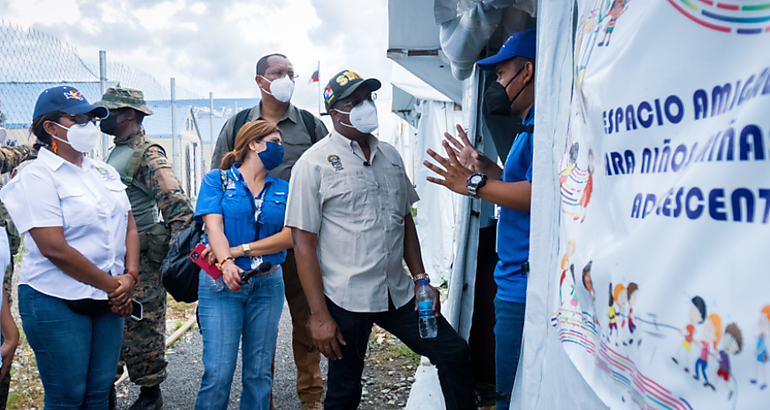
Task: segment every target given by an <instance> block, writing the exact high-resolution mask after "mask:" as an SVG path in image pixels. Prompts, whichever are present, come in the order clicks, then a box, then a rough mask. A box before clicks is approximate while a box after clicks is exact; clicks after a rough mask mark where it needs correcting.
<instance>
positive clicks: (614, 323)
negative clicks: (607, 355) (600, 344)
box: [607, 283, 618, 346]
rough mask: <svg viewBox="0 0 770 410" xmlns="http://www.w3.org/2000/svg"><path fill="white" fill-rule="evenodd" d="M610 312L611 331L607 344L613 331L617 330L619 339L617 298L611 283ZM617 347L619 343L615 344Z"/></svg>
mask: <svg viewBox="0 0 770 410" xmlns="http://www.w3.org/2000/svg"><path fill="white" fill-rule="evenodd" d="M609 305H610V307H609V310H608V314H609V316H610V330H609V334H608V335H607V342H609V341H610V336H612V329H615V337H617V334H618V322H617V321H618V318H617V317H616V315H615V297H614V295H613V293H612V283H610V301H609ZM615 345H616V346H617V343H615Z"/></svg>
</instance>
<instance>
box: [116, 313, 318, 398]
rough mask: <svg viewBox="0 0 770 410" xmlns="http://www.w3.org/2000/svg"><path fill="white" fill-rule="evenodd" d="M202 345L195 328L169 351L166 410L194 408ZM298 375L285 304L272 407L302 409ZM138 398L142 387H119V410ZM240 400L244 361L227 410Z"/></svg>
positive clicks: (236, 376) (200, 370) (237, 369)
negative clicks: (298, 391) (300, 406)
mask: <svg viewBox="0 0 770 410" xmlns="http://www.w3.org/2000/svg"><path fill="white" fill-rule="evenodd" d="M202 351H203V343H202V339H201V335H200V331H199V330H198V327H197V326H193V327H192V328H190V330H188V331H187V333H186V334H185V335H184V336H182V337H181V338H180V339H179V340H177V342H176V343H175V344H174V345H173V346H172V347H170V348H169V349H168V351H167V356H166V358H167V360H168V378H167V379H166V381H165V382H163V384H161V390H162V391H163V408H164V409H165V410H189V409H193V408H195V397H196V396H197V394H198V388H199V387H200V383H201V377H202V376H203V362H202V361H201V352H202ZM321 372H322V374H323V375H324V378H325V377H326V359H325V358H322V359H321ZM296 380H297V373H296V368H295V366H294V356H293V354H292V349H291V316H290V315H289V307H288V305H286V304H284V308H283V314H282V315H281V321H280V324H279V325H278V343H277V346H276V354H275V374H274V377H273V404H274V405H275V408H276V409H278V410H284V409H286V410H289V409H299V404H300V403H299V398H297V391H296ZM138 395H139V387H138V386H136V385H134V384H133V383H131V382H130V381H126V382H123V383H122V384H121V385H120V386H118V409H128V408H129V407H130V406H131V404H132V403H133V402H134V401H135V400H136V398H137V396H138ZM240 397H241V359H240V353H239V357H238V365H237V367H236V369H235V375H234V376H233V385H232V390H231V391H230V404H229V405H228V407H227V408H228V410H236V409H239V408H240Z"/></svg>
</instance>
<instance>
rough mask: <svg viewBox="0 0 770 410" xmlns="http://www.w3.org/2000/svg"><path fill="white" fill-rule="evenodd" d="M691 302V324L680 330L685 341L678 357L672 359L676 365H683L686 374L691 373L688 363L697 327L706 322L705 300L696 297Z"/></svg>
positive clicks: (689, 316)
mask: <svg viewBox="0 0 770 410" xmlns="http://www.w3.org/2000/svg"><path fill="white" fill-rule="evenodd" d="M691 302H692V304H691V305H690V311H689V313H688V319H689V322H688V323H687V326H685V327H684V329H680V330H679V332H680V333H681V334H682V336H684V341H683V342H682V345H681V346H680V347H679V349H678V350H677V354H676V356H675V357H672V358H671V360H673V361H674V363H676V364H681V365H683V366H684V371H685V372H689V371H690V368H689V367H688V366H687V363H689V362H690V351H692V342H693V338H694V336H695V326H696V325H700V324H703V322H704V321H706V302H704V301H703V298H702V297H700V296H695V297H693V298H692V300H691ZM683 352H684V353H683ZM682 354H684V359H682Z"/></svg>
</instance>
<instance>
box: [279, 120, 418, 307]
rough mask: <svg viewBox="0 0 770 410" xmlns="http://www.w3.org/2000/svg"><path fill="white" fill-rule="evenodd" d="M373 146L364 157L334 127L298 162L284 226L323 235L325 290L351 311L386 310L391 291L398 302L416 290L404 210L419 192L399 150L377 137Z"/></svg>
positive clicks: (320, 251)
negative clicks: (407, 265)
mask: <svg viewBox="0 0 770 410" xmlns="http://www.w3.org/2000/svg"><path fill="white" fill-rule="evenodd" d="M369 147H370V148H371V155H370V159H369V161H366V157H364V153H363V151H362V150H361V147H360V146H359V145H358V143H357V142H354V141H351V140H349V139H347V138H345V137H343V136H342V135H340V134H339V133H337V132H336V131H332V132H331V133H330V134H329V137H328V138H324V139H322V140H320V141H318V142H317V143H316V144H315V145H313V146H312V147H310V148H309V149H308V150H307V151H305V153H304V154H302V156H301V157H300V158H299V160H298V161H297V162H296V164H294V168H293V169H292V173H291V180H290V184H289V199H288V202H287V205H286V226H289V227H294V228H299V229H302V230H303V231H308V232H312V233H316V234H318V259H319V261H320V263H321V275H322V277H323V287H324V294H325V295H326V296H327V297H328V298H329V299H331V301H332V302H334V303H335V304H336V305H337V306H340V307H341V308H343V309H345V310H348V311H351V312H384V311H387V310H388V294H390V297H391V298H392V299H393V304H394V305H395V306H396V307H397V308H400V307H402V306H404V305H405V304H406V303H408V302H409V301H410V300H411V299H412V298H413V297H414V284H413V282H412V278H411V277H410V276H409V274H407V273H406V271H405V270H404V267H403V265H402V260H403V257H404V216H406V215H408V214H410V212H411V204H413V203H415V202H417V201H418V200H419V199H420V198H419V196H418V195H417V191H415V189H414V187H413V186H412V183H411V182H410V181H409V178H407V176H406V172H404V162H403V160H402V159H401V155H399V153H398V151H396V149H395V148H393V147H392V146H391V145H389V144H387V143H384V142H381V141H379V140H377V138H375V137H374V136H370V137H369ZM365 162H366V163H367V164H368V165H365V164H364V163H365Z"/></svg>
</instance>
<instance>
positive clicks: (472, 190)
mask: <svg viewBox="0 0 770 410" xmlns="http://www.w3.org/2000/svg"><path fill="white" fill-rule="evenodd" d="M486 183H487V176H486V175H484V174H482V173H480V172H476V173H473V174H471V175H470V176H469V177H468V181H467V185H466V186H467V188H468V195H470V196H471V198H474V199H476V198H478V197H479V188H481V187H483V186H484V185H485V184H486Z"/></svg>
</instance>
